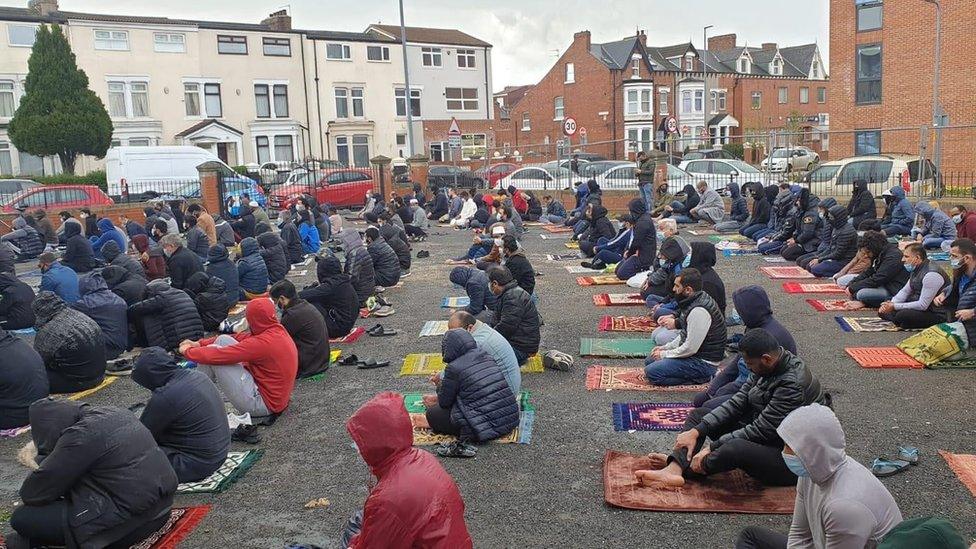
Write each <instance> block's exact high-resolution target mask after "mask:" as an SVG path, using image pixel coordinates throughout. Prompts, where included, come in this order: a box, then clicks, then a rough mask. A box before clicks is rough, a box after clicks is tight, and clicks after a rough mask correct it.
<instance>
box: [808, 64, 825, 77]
mask: <svg viewBox="0 0 976 549" xmlns="http://www.w3.org/2000/svg"><path fill="white" fill-rule="evenodd" d="M810 73H811V78H814V79H818V80H819V79H820V78H823V74H821V73H820V61H818V60H816V59H814V60H813V65H812V66H811V68H810Z"/></svg>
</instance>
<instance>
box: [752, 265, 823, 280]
mask: <svg viewBox="0 0 976 549" xmlns="http://www.w3.org/2000/svg"><path fill="white" fill-rule="evenodd" d="M759 270H760V271H762V272H763V273H764V274H765V275H766V276H768V277H769V278H817V277H815V276H813V273H811V272H810V271H808V270H806V269H804V268H803V267H798V266H796V265H785V266H771V265H769V266H765V267H759Z"/></svg>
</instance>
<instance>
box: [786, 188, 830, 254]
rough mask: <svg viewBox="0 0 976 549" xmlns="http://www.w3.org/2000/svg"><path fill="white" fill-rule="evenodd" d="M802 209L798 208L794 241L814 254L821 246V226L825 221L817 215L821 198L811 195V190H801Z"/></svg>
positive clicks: (805, 250)
mask: <svg viewBox="0 0 976 549" xmlns="http://www.w3.org/2000/svg"><path fill="white" fill-rule="evenodd" d="M799 202H800V207H799V208H797V210H798V211H797V215H796V230H795V231H794V233H793V240H795V241H796V243H797V244H798V245H799V246H802V247H803V251H804V252H807V253H809V252H812V251H814V250H816V249H817V246H819V245H820V224H821V223H823V220H822V219H820V217H819V216H818V215H817V208H818V206H820V198H818V197H817V196H814V195H811V194H810V191H809V189H806V188H804V189H802V190H800V198H799Z"/></svg>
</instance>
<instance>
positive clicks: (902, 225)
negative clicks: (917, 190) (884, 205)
mask: <svg viewBox="0 0 976 549" xmlns="http://www.w3.org/2000/svg"><path fill="white" fill-rule="evenodd" d="M891 199H892V200H893V201H894V205H893V207H892V208H891V220H890V221H889V222H888V223H887V224H885V225H884V226H882V227H881V228H882V229H884V228H885V227H891V226H894V227H897V228H899V229H902V232H904V233H905V234H908V233H909V232H910V231H911V230H912V227H914V226H915V210H914V209H912V204H911V202H909V201H908V199H907V198H905V189H902V188H901V187H892V188H891Z"/></svg>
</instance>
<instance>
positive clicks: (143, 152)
mask: <svg viewBox="0 0 976 549" xmlns="http://www.w3.org/2000/svg"><path fill="white" fill-rule="evenodd" d="M204 162H219V163H221V164H223V165H224V167H225V168H227V171H228V172H232V171H233V170H231V168H230V167H229V166H227V165H226V164H224V163H223V162H221V161H220V159H219V158H217V157H216V156H215V155H214V154H213V153H211V152H209V151H206V150H204V149H201V148H200V147H194V146H190V145H186V146H164V147H112V148H111V149H109V150H108V153H107V154H106V155H105V177H106V179H107V180H108V194H109V195H110V196H114V197H117V196H121V195H122V190H123V189H127V190H128V193H129V196H138V195H142V194H144V193H147V192H151V193H155V194H159V195H162V194H167V193H172V192H173V191H174V190H175V189H176V188H177V187H182V186H183V185H186V184H187V183H189V182H191V181H199V179H200V174H199V172H197V166H199V165H200V164H203V163H204Z"/></svg>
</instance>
